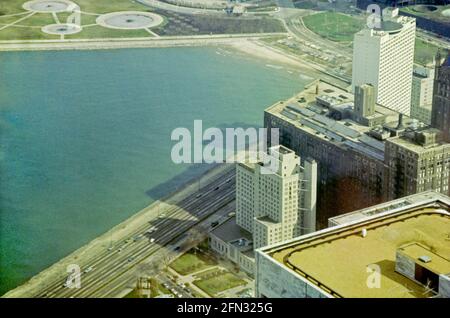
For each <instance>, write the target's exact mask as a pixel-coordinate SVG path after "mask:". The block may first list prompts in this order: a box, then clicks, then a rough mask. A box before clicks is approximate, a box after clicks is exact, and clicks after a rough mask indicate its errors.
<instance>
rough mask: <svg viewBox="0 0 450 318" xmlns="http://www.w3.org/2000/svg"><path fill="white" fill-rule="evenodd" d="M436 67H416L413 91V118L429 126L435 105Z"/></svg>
mask: <svg viewBox="0 0 450 318" xmlns="http://www.w3.org/2000/svg"><path fill="white" fill-rule="evenodd" d="M434 67H435V66H434V65H427V66H422V65H417V64H416V65H414V71H413V80H412V90H411V117H412V118H416V119H418V120H420V121H421V122H423V123H425V124H427V125H429V124H430V123H431V105H432V103H433V83H434Z"/></svg>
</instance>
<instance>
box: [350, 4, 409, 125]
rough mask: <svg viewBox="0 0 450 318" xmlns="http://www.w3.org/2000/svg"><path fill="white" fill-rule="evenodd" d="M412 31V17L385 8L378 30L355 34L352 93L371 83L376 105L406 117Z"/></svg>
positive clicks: (376, 28) (367, 30) (362, 31)
mask: <svg viewBox="0 0 450 318" xmlns="http://www.w3.org/2000/svg"><path fill="white" fill-rule="evenodd" d="M415 30H416V22H415V19H414V18H410V17H406V16H399V15H398V9H390V8H387V9H385V10H383V16H382V21H381V23H380V25H379V26H378V27H375V28H372V29H369V28H366V29H363V30H361V31H360V32H358V33H356V34H355V37H354V41H353V71H352V72H353V74H352V88H353V91H354V90H355V87H356V86H360V85H363V84H371V85H373V87H374V91H375V96H376V102H377V103H378V104H380V105H382V106H385V107H387V108H389V109H392V110H395V111H397V112H400V113H403V114H405V115H408V116H409V115H410V107H411V83H412V72H413V63H414V43H415Z"/></svg>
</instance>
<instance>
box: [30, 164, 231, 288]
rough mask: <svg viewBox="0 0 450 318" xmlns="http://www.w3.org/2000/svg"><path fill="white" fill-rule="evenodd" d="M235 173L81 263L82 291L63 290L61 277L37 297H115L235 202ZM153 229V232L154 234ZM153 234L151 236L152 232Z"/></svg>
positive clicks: (163, 211)
mask: <svg viewBox="0 0 450 318" xmlns="http://www.w3.org/2000/svg"><path fill="white" fill-rule="evenodd" d="M234 175H235V171H234V169H227V170H226V171H225V172H224V173H222V174H220V175H219V176H218V177H217V178H216V179H214V180H213V181H212V182H210V183H209V184H207V185H206V186H204V187H203V188H201V189H200V190H199V191H198V192H197V193H195V194H193V195H192V196H190V197H187V198H185V199H183V200H181V201H180V202H178V204H177V205H176V206H171V207H169V208H166V209H163V210H161V212H160V213H161V214H160V215H159V216H156V217H155V218H154V219H152V220H148V222H146V223H145V224H142V226H141V227H140V228H139V229H136V231H134V232H133V233H131V234H129V235H127V236H126V237H123V238H122V239H121V240H120V241H118V242H116V243H115V244H114V245H113V246H111V247H109V248H105V250H104V251H103V252H102V253H100V254H98V255H96V256H95V257H93V258H91V259H83V260H82V261H80V264H79V266H80V267H81V270H82V272H81V276H80V282H81V284H80V288H69V287H66V286H64V285H65V282H66V278H67V277H61V278H60V279H57V280H55V281H53V282H51V283H49V284H48V285H47V286H45V287H44V288H43V289H42V290H40V291H39V293H38V294H37V295H35V296H36V297H112V296H114V295H117V294H119V293H120V292H121V290H123V289H125V288H126V286H127V283H129V282H130V281H132V280H135V279H136V277H137V276H136V275H137V265H139V264H141V263H143V262H148V261H149V260H150V261H151V258H152V256H153V255H154V254H155V253H156V252H158V254H161V253H164V252H165V251H166V252H167V253H169V252H171V251H170V249H172V252H173V249H177V246H176V245H172V246H171V248H170V249H169V248H168V246H169V244H170V243H171V242H173V241H176V240H177V239H178V238H179V237H180V235H182V234H183V233H186V232H187V231H189V229H191V228H192V227H194V226H195V225H197V224H198V223H200V222H202V221H203V220H205V219H206V218H208V217H209V216H211V215H212V214H214V212H216V211H218V210H220V209H221V208H223V207H224V206H226V205H228V204H229V203H230V202H232V201H233V200H234V199H235V194H234V193H235V180H234ZM152 229H153V230H152ZM149 231H150V232H151V233H150V232H149Z"/></svg>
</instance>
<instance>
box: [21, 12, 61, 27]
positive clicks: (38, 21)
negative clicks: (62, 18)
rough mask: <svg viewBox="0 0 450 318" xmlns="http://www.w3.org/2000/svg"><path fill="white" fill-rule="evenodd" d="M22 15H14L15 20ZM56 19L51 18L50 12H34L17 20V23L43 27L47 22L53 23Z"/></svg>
mask: <svg viewBox="0 0 450 318" xmlns="http://www.w3.org/2000/svg"><path fill="white" fill-rule="evenodd" d="M21 17H22V16H19V17H16V20H18V19H19V18H21ZM55 23H56V21H55V19H53V16H52V15H51V14H50V13H36V14H33V15H32V16H31V17H29V18H26V19H25V20H22V21H20V22H18V23H17V24H18V25H26V26H32V27H43V26H46V25H49V24H55Z"/></svg>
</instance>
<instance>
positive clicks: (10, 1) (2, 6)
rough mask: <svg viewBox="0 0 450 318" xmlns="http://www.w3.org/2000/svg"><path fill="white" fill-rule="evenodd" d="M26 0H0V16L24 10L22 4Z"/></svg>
mask: <svg viewBox="0 0 450 318" xmlns="http://www.w3.org/2000/svg"><path fill="white" fill-rule="evenodd" d="M25 2H27V0H2V1H0V16H2V15H7V14H14V13H20V12H24V11H25V10H24V9H23V8H22V5H23V4H24V3H25Z"/></svg>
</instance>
